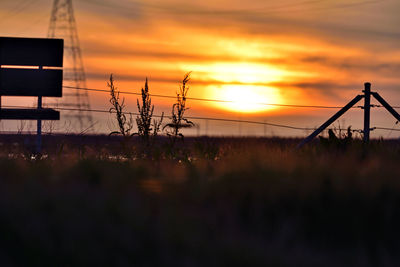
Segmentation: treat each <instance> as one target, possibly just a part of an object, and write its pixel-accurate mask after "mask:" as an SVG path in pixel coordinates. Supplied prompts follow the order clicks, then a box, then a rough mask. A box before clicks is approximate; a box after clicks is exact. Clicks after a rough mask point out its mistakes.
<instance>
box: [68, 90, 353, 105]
mask: <svg viewBox="0 0 400 267" xmlns="http://www.w3.org/2000/svg"><path fill="white" fill-rule="evenodd" d="M63 87H64V88H68V89H74V90H85V91H93V92H105V93H109V92H110V91H109V90H105V89H99V88H85V87H74V86H63ZM118 92H119V93H120V94H125V95H141V93H136V92H129V91H118ZM150 96H152V97H160V98H170V99H176V96H172V95H161V94H150ZM186 99H187V100H194V101H205V102H218V103H239V102H238V101H231V100H222V99H210V98H198V97H186ZM240 103H242V102H240ZM246 104H254V105H264V106H276V107H290V108H321V109H339V108H342V106H322V105H296V104H278V103H263V102H248V103H247V102H246ZM353 108H359V107H353Z"/></svg>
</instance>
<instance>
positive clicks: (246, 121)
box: [4, 106, 315, 131]
mask: <svg viewBox="0 0 400 267" xmlns="http://www.w3.org/2000/svg"><path fill="white" fill-rule="evenodd" d="M4 107H5V108H31V107H26V106H4ZM46 108H52V109H55V110H63V111H84V112H96V113H115V111H110V110H103V109H77V108H63V107H46ZM123 113H124V114H129V115H140V114H139V113H137V112H129V111H125V112H123ZM153 116H154V117H156V118H161V117H162V115H153ZM164 117H168V116H164ZM186 118H187V119H191V120H209V121H222V122H235V123H249V124H259V125H268V126H274V127H280V128H287V129H293V130H302V131H312V130H315V129H314V128H305V127H296V126H290V125H284V124H276V123H269V122H259V121H250V120H234V119H222V118H210V117H196V116H187V117H186Z"/></svg>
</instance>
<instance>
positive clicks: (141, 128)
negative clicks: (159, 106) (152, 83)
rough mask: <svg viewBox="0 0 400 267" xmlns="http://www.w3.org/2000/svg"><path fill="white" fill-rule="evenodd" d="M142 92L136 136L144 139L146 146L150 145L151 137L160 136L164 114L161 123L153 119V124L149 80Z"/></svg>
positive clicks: (138, 104) (152, 106) (138, 105)
mask: <svg viewBox="0 0 400 267" xmlns="http://www.w3.org/2000/svg"><path fill="white" fill-rule="evenodd" d="M141 92H142V105H140V103H139V99H137V107H138V111H139V115H138V116H137V117H136V124H137V127H138V132H137V133H136V134H137V135H139V136H140V137H141V138H142V139H143V141H144V142H145V144H146V145H149V144H150V136H151V135H153V138H155V137H156V136H157V135H158V132H159V131H160V126H161V123H162V121H163V118H164V112H163V113H162V115H161V119H160V120H159V121H158V120H156V119H153V122H152V117H153V112H154V105H152V104H151V98H150V93H149V86H148V81H147V78H146V82H145V84H144V88H142V91H141ZM152 127H153V128H152ZM152 131H153V132H152Z"/></svg>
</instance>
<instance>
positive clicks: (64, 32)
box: [47, 0, 93, 132]
mask: <svg viewBox="0 0 400 267" xmlns="http://www.w3.org/2000/svg"><path fill="white" fill-rule="evenodd" d="M47 37H49V38H62V39H64V79H63V86H64V89H63V97H62V100H61V101H59V102H58V103H56V105H57V106H58V107H59V108H66V109H68V110H64V111H63V110H61V112H63V113H64V114H63V117H65V118H66V120H69V122H70V123H71V127H72V129H74V130H77V131H79V132H82V131H85V130H87V129H88V128H90V127H92V123H93V122H92V115H91V113H90V111H89V110H90V101H89V95H88V92H87V91H85V90H79V88H86V75H85V69H84V67H83V61H82V54H81V49H80V45H79V39H78V31H77V27H76V21H75V16H74V10H73V7H72V0H54V3H53V9H52V12H51V18H50V25H49V31H48V34H47Z"/></svg>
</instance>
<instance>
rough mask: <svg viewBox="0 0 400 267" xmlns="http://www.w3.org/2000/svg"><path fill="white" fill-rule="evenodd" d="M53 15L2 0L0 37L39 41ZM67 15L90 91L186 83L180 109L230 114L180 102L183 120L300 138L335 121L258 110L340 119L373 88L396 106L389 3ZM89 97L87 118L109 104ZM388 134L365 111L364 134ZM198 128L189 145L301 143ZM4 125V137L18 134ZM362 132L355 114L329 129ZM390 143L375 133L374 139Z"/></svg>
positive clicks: (365, 0)
mask: <svg viewBox="0 0 400 267" xmlns="http://www.w3.org/2000/svg"><path fill="white" fill-rule="evenodd" d="M52 4H53V1H51V0H24V1H22V0H20V1H18V0H1V3H0V18H1V19H0V36H19V37H46V36H47V31H48V27H49V20H50V13H51V7H52ZM73 7H74V12H75V18H76V23H77V28H78V33H79V39H80V45H81V49H82V55H83V61H84V65H85V71H86V76H87V86H88V87H89V88H99V89H107V86H106V83H107V79H108V77H109V75H110V74H111V73H113V74H114V75H115V79H116V84H117V86H118V88H119V89H120V90H122V91H129V92H140V89H141V88H142V87H143V85H144V81H145V79H146V77H147V78H148V80H149V87H150V93H152V94H162V95H175V93H176V91H177V90H178V89H179V85H180V81H181V80H182V78H183V75H184V74H185V73H187V72H189V71H191V72H192V73H191V81H190V83H189V86H190V89H189V93H188V96H189V97H193V98H206V99H217V100H224V101H232V102H231V103H220V102H207V101H197V100H188V104H187V105H188V106H189V107H190V109H189V110H188V111H187V115H188V116H194V117H210V118H222V119H231V120H247V121H258V122H267V123H272V124H283V125H289V126H295V127H300V128H302V127H306V128H314V127H318V126H319V125H321V124H322V123H323V122H324V121H326V120H327V119H328V118H329V117H330V116H332V115H333V114H334V113H335V112H336V111H337V110H338V109H317V108H300V107H297V108H294V107H278V106H269V105H264V104H265V103H269V104H271V103H272V104H283V105H292V104H294V105H313V106H315V105H322V106H338V107H340V106H344V105H345V104H347V103H348V102H349V101H350V100H351V99H353V98H354V97H355V96H356V95H357V94H361V93H362V90H363V85H364V83H365V82H371V83H372V90H373V91H377V92H379V93H380V94H381V96H383V97H384V98H385V99H386V100H387V101H388V102H389V103H390V104H392V105H394V106H400V91H399V89H400V88H399V84H400V78H399V73H400V49H399V41H400V27H399V24H400V17H399V16H398V14H399V12H400V2H399V1H397V0H335V1H334V0H304V1H301V0H297V1H294V0H281V1H266V0H248V1H239V0H230V1H228V0H213V1H210V0H202V1H199V0H186V1H182V0H162V1H161V0H157V1H154V0H143V1H142V0H119V1H106V0H80V1H74V2H73ZM89 95H90V101H91V106H92V108H93V109H102V110H108V109H109V108H110V104H109V101H108V94H107V93H102V92H90V93H89ZM125 98H126V109H127V110H128V111H132V112H136V111H137V107H136V98H137V96H134V95H126V96H125ZM6 101H7V100H6ZM8 101H9V102H8V103H10V104H14V103H22V102H23V101H22V100H20V99H15V98H10V99H9V100H8ZM26 101H27V100H26ZM29 101H31V100H29ZM153 103H154V104H155V113H156V114H161V112H165V114H166V115H169V114H170V112H171V105H172V104H173V100H172V99H165V98H156V97H153ZM260 103H261V104H260ZM373 103H375V101H373ZM362 104H363V103H362V102H360V104H359V105H362ZM93 116H94V119H95V122H96V125H95V127H94V128H95V132H99V133H100V132H101V133H107V132H110V131H112V130H114V129H115V127H116V125H115V123H114V119H113V117H112V115H110V114H107V113H101V114H99V113H96V114H93ZM395 122H396V120H395V119H394V118H393V117H391V115H390V114H389V113H387V112H386V111H385V110H383V109H382V108H374V109H373V110H372V117H371V126H378V127H387V128H390V129H392V128H393V127H394V129H400V125H397V124H395ZM195 123H196V124H197V127H196V128H193V129H191V130H188V134H194V135H196V134H200V135H203V134H209V135H228V136H229V135H257V136H272V135H278V136H305V135H306V134H307V133H310V132H309V131H306V130H294V129H287V128H279V127H274V126H271V125H267V126H264V125H257V124H248V123H235V122H221V121H208V122H206V121H205V120H195ZM2 125H3V129H6V130H7V129H9V128H10V129H13V128H16V127H18V126H16V125H15V123H14V124H7V123H4V122H2ZM63 125H65V122H64V124H63ZM362 125H363V114H362V110H361V109H354V110H351V111H350V112H348V113H346V114H345V115H344V116H343V117H342V118H341V119H340V120H339V121H338V122H336V123H335V124H334V126H335V127H348V126H352V128H353V129H361V128H362ZM61 128H62V127H61V126H60V129H61ZM399 133H400V132H395V131H383V130H375V131H374V132H373V133H372V134H371V135H372V137H375V138H378V137H381V136H382V137H384V138H386V137H398V136H399Z"/></svg>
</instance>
